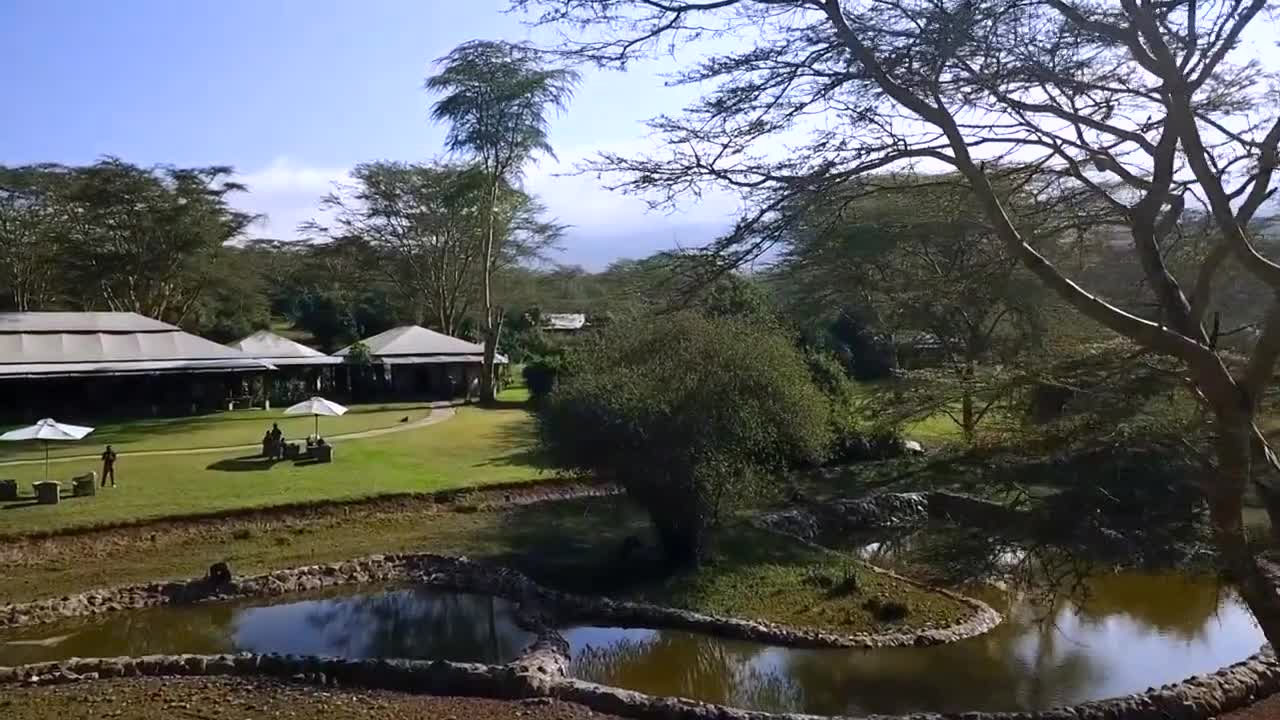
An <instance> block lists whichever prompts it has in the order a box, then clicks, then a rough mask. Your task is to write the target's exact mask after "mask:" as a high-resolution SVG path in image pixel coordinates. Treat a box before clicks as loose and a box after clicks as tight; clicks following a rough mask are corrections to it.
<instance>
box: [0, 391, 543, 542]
mask: <svg viewBox="0 0 1280 720" xmlns="http://www.w3.org/2000/svg"><path fill="white" fill-rule="evenodd" d="M405 412H406V411H405V410H403V409H401V410H395V411H392V412H391V414H392V415H396V414H397V413H398V414H399V417H403V415H404V414H405ZM305 422H310V419H306V420H305ZM255 427H256V426H255ZM532 433H533V423H532V420H531V418H530V415H529V413H528V412H527V411H526V410H524V409H518V408H511V409H479V408H473V407H463V408H458V409H457V415H456V416H455V417H453V418H451V419H448V420H445V421H443V422H440V423H437V424H433V425H429V426H426V427H422V428H417V429H414V430H407V431H405V432H400V433H394V434H390V435H383V436H380V437H373V438H364V439H358V440H348V441H338V442H336V443H335V444H334V445H335V453H334V455H335V457H334V462H333V463H332V464H323V465H321V464H311V465H307V464H297V463H294V462H292V461H281V462H274V463H273V462H271V461H267V460H265V459H263V458H258V457H255V453H254V452H253V451H246V450H231V451H226V452H225V453H205V454H198V455H157V456H144V457H133V458H130V457H129V456H128V455H127V453H123V452H122V454H121V457H120V460H119V462H118V465H117V469H116V473H117V477H118V480H119V483H120V487H119V488H116V489H111V488H107V489H104V490H100V491H99V494H98V495H97V496H96V497H89V498H67V499H64V500H63V502H62V503H60V504H59V505H47V506H41V505H34V504H32V503H31V502H30V501H29V500H24V501H23V502H20V503H9V504H4V505H0V536H3V535H13V534H17V533H30V532H40V531H50V530H57V529H62V528H68V527H73V526H91V525H101V524H112V523H121V522H131V521H139V520H147V519H155V518H161V517H166V516H173V515H192V514H205V513H217V512H221V511H227V510H233V509H238V508H248V507H264V506H270V505H280V504H288V503H299V502H308V501H319V500H350V499H356V498H361V497H367V496H372V495H378V494H386V493H404V492H431V491H436V490H444V489H451V488H458V487H465V486H472V485H485V484H491V483H497V482H511V481H521V480H532V479H535V478H536V477H538V476H539V474H540V473H539V468H538V466H537V464H536V459H535V457H534V454H533V450H532ZM330 434H332V433H330ZM96 465H97V462H96V461H95V460H84V461H68V462H65V463H60V464H56V465H54V466H53V468H54V471H55V473H56V476H57V477H60V478H64V479H65V478H67V477H70V476H72V475H74V474H78V473H82V472H86V471H89V470H94V469H97V468H96ZM43 473H44V467H43V465H42V464H39V463H37V464H31V465H12V466H7V467H0V477H12V478H16V479H17V480H18V481H19V484H20V487H21V489H22V491H23V492H27V493H29V492H30V483H31V482H32V481H34V480H38V479H40V478H41V477H42V476H43Z"/></svg>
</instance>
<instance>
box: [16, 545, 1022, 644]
mask: <svg viewBox="0 0 1280 720" xmlns="http://www.w3.org/2000/svg"><path fill="white" fill-rule="evenodd" d="M872 569H873V570H876V571H878V572H883V573H887V574H892V573H888V571H883V570H879V569H878V568H872ZM895 577H897V576H895ZM900 579H903V580H905V581H907V582H911V581H910V580H906V579H905V578H900ZM392 582H414V583H420V584H424V585H429V586H432V587H438V588H441V589H446V590H456V591H460V592H471V593H479V594H484V595H496V596H500V597H505V598H508V599H511V600H514V601H517V602H519V603H520V605H521V614H522V615H523V616H526V618H527V620H526V624H527V625H531V626H544V625H545V626H550V625H555V624H560V623H563V622H565V621H569V620H577V621H584V622H594V623H600V624H612V625H623V626H635V627H663V628H670V629H677V630H692V631H695V632H704V633H708V634H712V635H719V636H725V637H732V638H739V639H743V640H755V641H759V642H766V643H773V644H777V645H789V646H793V647H854V648H876V647H901V646H910V645H937V644H941V643H946V642H953V641H955V640H960V639H963V638H967V637H972V636H974V635H978V634H981V633H984V632H986V631H988V630H990V629H991V628H993V627H995V626H996V625H998V624H999V623H1000V620H1001V618H1000V614H999V613H997V612H996V611H995V610H993V609H991V608H990V607H989V606H987V605H986V604H985V603H982V602H979V601H977V600H973V599H970V598H966V597H964V596H963V595H958V594H956V593H950V592H948V591H945V590H939V591H938V592H942V593H944V594H947V595H949V596H950V597H953V598H955V599H957V600H959V601H961V602H964V603H965V604H967V605H969V606H970V607H971V608H973V610H974V612H973V615H972V616H971V617H969V618H967V619H966V620H965V621H963V622H961V623H958V624H956V625H953V626H949V627H943V628H926V629H918V630H905V631H894V632H888V633H876V634H873V633H866V634H856V635H841V634H838V633H830V632H823V631H820V630H811V629H806V628H793V627H788V626H785V625H780V624H777V623H768V622H757V621H752V620H742V619H738V618H731V617H722V616H717V615H708V614H704V613H697V612H691V611H688V610H679V609H675V608H667V607H661V606H658V605H650V604H647V603H635V602H625V601H619V600H613V599H610V598H604V597H589V596H583V595H572V594H569V593H562V592H558V591H555V590H551V589H549V588H545V587H542V586H541V585H539V584H538V583H536V582H534V581H533V580H531V579H529V578H528V577H526V576H525V575H523V574H521V573H519V572H516V571H514V570H510V569H507V568H502V567H496V566H492V565H486V564H482V563H475V562H471V561H469V560H467V559H466V558H452V557H445V556H440V555H429V554H410V555H374V556H370V557H366V558H360V559H358V560H352V561H349V562H344V563H331V564H328V565H312V566H308V567H301V568H294V569H291V570H279V571H276V572H272V573H266V574H262V575H255V576H252V577H246V578H237V579H232V580H231V581H230V582H227V583H222V584H217V583H212V582H210V581H209V580H192V581H188V582H167V583H149V584H144V585H133V586H128V587H122V588H114V589H109V590H95V591H91V592H87V593H81V594H79V595H72V596H67V597H63V598H60V599H56V600H41V601H37V602H31V603H23V604H18V605H6V606H0V628H5V627H21V626H27V625H37V624H41V623H47V622H54V621H57V620H63V619H68V618H76V617H88V616H92V615H99V614H102V613H106V612H111V611H116V610H126V609H139V608H147V607H157V606H161V605H167V604H184V603H196V602H210V601H219V600H234V599H242V598H252V597H270V596H275V595H283V594H288V593H297V592H309V591H315V590H321V589H324V588H329V587H337V586H340V585H357V584H369V583H392Z"/></svg>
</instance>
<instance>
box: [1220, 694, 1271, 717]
mask: <svg viewBox="0 0 1280 720" xmlns="http://www.w3.org/2000/svg"><path fill="white" fill-rule="evenodd" d="M1276 718H1280V695H1273V696H1271V697H1269V698H1267V699H1266V700H1263V701H1262V702H1260V703H1256V704H1254V705H1250V706H1249V707H1247V708H1245V709H1243V710H1237V711H1235V712H1233V713H1227V714H1226V715H1223V716H1222V717H1220V718H1219V719H1218V720H1276Z"/></svg>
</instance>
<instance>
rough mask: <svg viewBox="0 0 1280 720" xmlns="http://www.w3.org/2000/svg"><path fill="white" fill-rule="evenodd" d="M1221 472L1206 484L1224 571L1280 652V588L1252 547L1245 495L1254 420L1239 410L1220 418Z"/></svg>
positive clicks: (1210, 514) (1219, 469)
mask: <svg viewBox="0 0 1280 720" xmlns="http://www.w3.org/2000/svg"><path fill="white" fill-rule="evenodd" d="M1218 421H1219V428H1218V437H1217V439H1216V441H1215V444H1216V450H1217V456H1218V469H1217V471H1216V472H1215V473H1214V476H1213V477H1211V478H1208V480H1207V482H1206V483H1205V495H1206V497H1207V499H1208V502H1209V517H1210V520H1211V521H1212V523H1213V532H1214V538H1215V541H1216V543H1217V546H1218V554H1219V559H1220V566H1221V568H1222V570H1223V573H1224V574H1225V576H1226V578H1227V580H1228V581H1229V582H1230V583H1231V584H1232V585H1233V586H1234V587H1235V588H1236V590H1237V591H1238V592H1239V593H1240V597H1241V598H1242V599H1243V600H1244V601H1245V604H1247V605H1248V606H1249V610H1250V611H1251V612H1252V613H1253V617H1254V619H1255V620H1257V621H1258V625H1259V627H1261V628H1262V632H1263V634H1265V635H1266V637H1267V642H1269V643H1270V644H1271V646H1272V647H1273V648H1280V588H1277V586H1276V584H1275V580H1276V578H1272V577H1271V576H1270V574H1269V573H1268V572H1267V569H1266V567H1265V566H1263V565H1262V563H1261V562H1260V561H1259V559H1258V557H1257V556H1256V555H1255V554H1254V552H1253V549H1252V548H1250V547H1249V542H1248V538H1247V537H1246V536H1245V531H1244V517H1243V510H1244V494H1245V489H1246V488H1247V487H1248V484H1249V480H1250V477H1251V474H1252V473H1251V460H1252V444H1251V443H1252V428H1253V423H1252V418H1251V417H1250V416H1249V414H1248V413H1245V412H1242V411H1241V410H1239V409H1228V410H1226V411H1221V410H1220V411H1219V413H1218Z"/></svg>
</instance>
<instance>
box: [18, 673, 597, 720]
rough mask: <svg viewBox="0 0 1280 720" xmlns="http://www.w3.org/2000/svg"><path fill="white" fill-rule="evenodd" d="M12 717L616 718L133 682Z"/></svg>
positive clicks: (42, 693)
mask: <svg viewBox="0 0 1280 720" xmlns="http://www.w3.org/2000/svg"><path fill="white" fill-rule="evenodd" d="M0 717H3V718H5V719H6V720H37V719H43V718H56V719H57V720H81V719H83V720H104V719H112V720H259V719H263V720H265V719H266V718H319V717H332V718H344V720H409V718H414V719H415V720H416V719H418V718H433V719H435V720H451V719H452V720H506V719H507V718H521V720H581V719H585V718H592V719H599V720H609V719H610V718H612V717H613V716H611V715H601V714H599V713H594V712H592V711H591V710H589V709H587V708H585V707H582V706H581V705H572V704H569V703H564V702H560V701H556V700H549V699H537V700H525V701H501V700H483V699H477V698H462V697H430V696H425V695H406V694H402V693H394V692H385V691H370V690H342V689H330V688H311V687H305V686H300V685H290V684H287V683H282V682H277V681H273V680H256V679H252V680H251V679H238V678H181V679H179V678H133V679H119V680H99V681H89V682H82V683H76V684H72V685H58V686H51V687H41V688H28V687H23V688H5V689H4V690H3V691H0Z"/></svg>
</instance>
